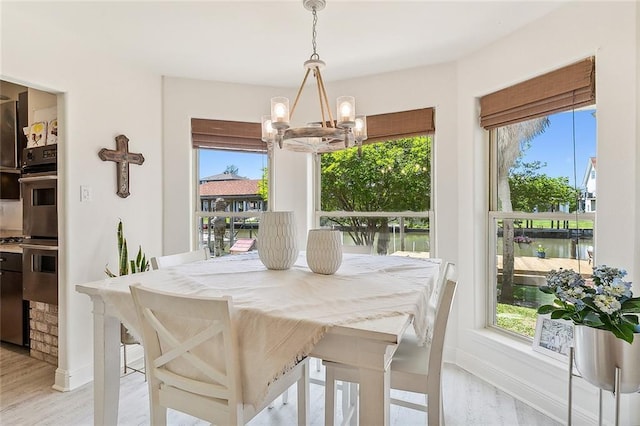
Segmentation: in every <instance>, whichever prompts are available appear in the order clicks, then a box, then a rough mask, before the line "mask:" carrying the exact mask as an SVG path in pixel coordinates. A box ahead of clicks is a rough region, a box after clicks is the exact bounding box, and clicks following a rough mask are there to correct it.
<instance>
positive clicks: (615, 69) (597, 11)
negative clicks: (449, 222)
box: [457, 2, 640, 424]
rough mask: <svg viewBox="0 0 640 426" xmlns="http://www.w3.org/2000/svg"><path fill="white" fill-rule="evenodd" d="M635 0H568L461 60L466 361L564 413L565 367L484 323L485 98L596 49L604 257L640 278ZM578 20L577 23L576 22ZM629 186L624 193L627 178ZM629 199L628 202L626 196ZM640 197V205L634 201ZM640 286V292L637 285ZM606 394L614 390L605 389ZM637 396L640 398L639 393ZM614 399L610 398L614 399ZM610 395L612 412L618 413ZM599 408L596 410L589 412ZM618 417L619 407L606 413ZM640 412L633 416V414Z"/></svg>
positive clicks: (627, 403) (588, 391)
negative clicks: (572, 0)
mask: <svg viewBox="0 0 640 426" xmlns="http://www.w3.org/2000/svg"><path fill="white" fill-rule="evenodd" d="M636 16H637V15H636V4H635V3H632V2H624V3H623V2H621V3H616V2H597V3H596V2H585V3H577V4H569V5H567V6H564V7H562V8H560V9H559V10H557V11H555V12H553V13H552V14H550V15H549V16H547V17H545V18H544V19H542V20H541V21H539V22H534V23H532V24H531V25H529V26H528V27H527V28H524V29H522V30H520V31H517V32H515V33H513V34H511V35H510V36H509V37H507V38H505V39H503V40H501V41H500V42H498V43H495V44H494V45H492V46H490V47H487V48H485V49H482V50H481V51H479V52H477V53H475V54H474V55H472V56H470V57H468V58H466V59H464V60H462V61H460V62H459V67H458V77H459V84H458V108H459V109H458V120H459V123H460V126H459V139H458V146H459V149H458V153H459V157H458V161H459V172H460V174H459V177H460V184H459V187H458V194H459V211H460V218H459V235H458V247H459V251H458V256H459V258H460V259H463V260H464V263H465V265H464V266H463V267H462V268H461V270H460V273H461V275H460V279H461V281H462V282H463V283H464V285H463V286H462V288H461V289H460V290H461V291H459V292H458V293H457V294H458V297H459V299H458V303H460V306H464V307H465V309H460V310H459V311H458V315H459V316H458V321H459V324H460V327H459V336H458V338H459V340H458V354H457V356H458V363H459V364H460V365H461V366H462V367H464V368H466V369H468V370H470V371H471V372H473V373H475V374H477V375H479V376H481V377H484V378H486V379H488V380H489V381H491V382H493V383H495V384H497V385H498V386H499V387H502V388H504V389H506V390H507V391H509V392H512V393H514V394H515V395H516V396H517V397H519V398H521V399H524V400H526V401H528V402H529V403H532V404H533V405H534V406H538V407H540V408H542V409H543V410H545V411H547V412H548V413H549V414H551V415H553V416H555V417H556V418H558V419H564V418H565V413H566V372H565V370H566V367H565V366H564V365H562V364H561V363H558V362H554V361H552V360H551V359H548V358H546V357H544V356H538V354H535V353H533V352H532V351H531V348H530V346H529V345H528V344H526V343H522V344H519V343H518V342H513V341H511V340H510V339H504V338H502V337H500V336H499V335H497V334H495V333H491V332H489V331H485V330H482V328H483V326H484V324H485V318H486V311H485V306H486V296H485V295H486V290H485V288H486V287H485V284H486V282H487V279H486V277H487V276H488V274H489V271H487V266H486V265H487V262H486V260H485V258H486V256H487V243H486V242H487V240H488V236H487V231H486V226H485V223H486V217H487V214H486V212H487V209H488V205H487V196H486V187H487V185H486V176H487V175H488V167H487V166H488V161H487V148H486V146H487V145H486V143H487V141H486V135H485V134H484V132H482V131H481V130H479V128H478V120H477V116H478V106H477V101H476V99H477V98H478V97H480V96H482V95H485V94H487V93H491V92H493V91H495V90H497V89H501V88H503V87H505V86H509V85H511V84H514V83H517V82H520V81H523V80H526V79H528V78H531V77H533V76H536V75H540V74H543V73H545V72H548V71H550V70H552V69H556V68H559V67H561V66H564V65H567V64H570V63H572V62H575V61H577V60H580V59H582V58H585V57H588V56H592V55H595V56H596V98H597V111H598V112H597V114H598V127H597V141H598V148H597V159H598V160H597V161H598V206H597V228H596V235H595V239H596V241H597V255H598V263H600V264H601V263H605V264H608V265H614V266H620V267H624V268H626V269H627V270H628V272H629V275H630V277H629V278H630V279H631V280H633V279H634V276H635V280H636V281H637V280H638V279H639V278H640V271H638V269H637V268H638V266H639V265H640V262H639V259H638V247H637V246H638V241H637V239H638V230H637V229H636V227H635V224H636V223H637V222H638V219H639V217H638V209H637V206H638V200H637V197H638V191H639V188H638V185H639V182H640V180H639V179H638V164H640V163H638V153H637V150H638V148H637V144H638V133H637V131H636V122H635V120H636V118H637V112H638V111H637V99H638V96H637V86H636V85H637V65H636V58H637V51H638V50H637V49H638V47H637V42H636V27H637V18H636ZM569 23H571V24H569ZM621 185H624V187H625V188H628V190H625V191H624V193H623V194H621V192H620V191H621V189H620V186H621ZM621 196H623V197H624V199H625V202H624V207H623V206H622V205H621V203H620V197H621ZM634 207H635V208H634ZM635 287H636V293H637V292H639V291H640V290H638V288H639V287H638V286H637V285H636V286H635ZM574 389H576V390H577V393H576V395H575V398H576V401H575V405H574V407H575V408H576V411H574V415H575V416H577V419H578V420H579V421H578V423H580V421H585V420H586V419H587V418H590V420H591V421H593V419H594V417H593V415H594V413H595V411H594V410H595V408H594V407H597V399H595V395H596V394H595V390H594V389H595V388H593V387H592V386H590V385H587V384H585V383H584V382H582V381H579V380H578V381H577V383H576V387H575V388H574ZM605 399H607V398H605ZM634 400H635V403H634V402H633V401H634ZM607 401H608V402H610V401H609V400H608V399H607ZM634 404H635V406H634ZM612 412H613V411H612V408H611V406H610V405H609V406H608V408H607V413H612ZM623 412H624V417H623V421H622V422H621V424H637V419H639V418H640V412H638V403H637V396H627V395H623ZM589 416H591V417H589ZM605 418H609V419H610V418H611V417H605ZM632 419H634V420H633V421H632Z"/></svg>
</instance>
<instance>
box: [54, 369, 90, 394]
mask: <svg viewBox="0 0 640 426" xmlns="http://www.w3.org/2000/svg"><path fill="white" fill-rule="evenodd" d="M92 381H93V365H92V364H90V365H86V366H84V367H82V368H78V369H76V370H73V371H70V370H65V369H62V368H59V367H58V368H57V369H56V374H55V382H54V384H53V386H52V388H53V389H54V390H57V391H60V392H69V391H72V390H74V389H77V388H79V387H80V386H83V385H86V384H87V383H89V382H92Z"/></svg>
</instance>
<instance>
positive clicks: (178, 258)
mask: <svg viewBox="0 0 640 426" xmlns="http://www.w3.org/2000/svg"><path fill="white" fill-rule="evenodd" d="M209 257H210V254H209V247H203V248H201V249H199V250H194V251H187V252H184V253H177V254H169V255H167V256H157V257H152V258H151V268H152V269H161V268H167V267H169V266H175V265H182V264H183V263H189V262H196V261H198V260H207V259H209Z"/></svg>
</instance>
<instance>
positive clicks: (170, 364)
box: [129, 284, 309, 426]
mask: <svg viewBox="0 0 640 426" xmlns="http://www.w3.org/2000/svg"><path fill="white" fill-rule="evenodd" d="M129 288H130V290H131V295H132V297H133V300H134V303H135V307H136V312H137V315H138V320H139V322H140V326H141V330H142V341H143V346H144V350H145V359H146V364H147V374H148V383H149V406H150V414H151V422H150V424H152V425H154V426H156V425H166V422H167V408H171V409H174V410H178V411H181V412H183V413H186V414H189V415H191V416H194V417H197V418H200V419H203V420H206V421H208V422H211V423H213V424H220V425H244V424H245V423H246V422H248V421H249V420H251V419H252V418H253V417H254V416H255V415H256V414H258V413H259V412H260V411H261V410H262V409H263V408H264V407H265V406H266V405H267V403H268V402H270V401H271V400H273V399H274V398H276V397H277V396H278V395H280V394H281V393H282V391H283V390H284V389H288V388H289V387H290V386H291V385H293V384H294V383H296V382H297V383H298V388H299V389H302V390H303V392H302V393H299V394H298V395H299V397H300V396H301V395H302V397H303V398H304V399H303V400H300V399H299V400H298V424H299V425H306V424H307V415H308V403H307V400H308V399H307V394H306V392H304V391H305V390H307V389H308V386H309V382H308V360H307V359H304V360H303V361H301V362H299V363H298V364H297V365H296V366H295V367H294V368H293V369H291V370H289V371H288V372H287V373H285V374H284V375H283V376H282V377H280V378H278V379H277V380H276V381H274V382H273V383H272V384H271V387H270V390H269V392H268V395H267V398H266V399H265V402H264V403H263V404H262V405H261V406H258V407H253V406H251V405H245V404H244V403H243V401H242V382H241V379H240V377H241V366H240V364H239V361H238V360H239V353H238V342H237V336H236V334H235V330H234V327H233V325H232V322H231V310H232V305H233V302H232V299H231V298H230V297H201V296H187V295H177V294H171V293H166V292H161V291H157V290H152V289H148V288H143V287H141V286H140V285H139V284H134V285H131V286H130V287H129ZM212 359H217V360H218V362H217V363H216V365H214V363H212V362H211V360H212Z"/></svg>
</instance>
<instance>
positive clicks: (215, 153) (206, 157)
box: [191, 119, 268, 256]
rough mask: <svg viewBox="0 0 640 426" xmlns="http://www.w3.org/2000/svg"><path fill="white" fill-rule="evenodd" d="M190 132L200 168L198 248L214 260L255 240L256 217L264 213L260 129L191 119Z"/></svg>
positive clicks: (264, 160)
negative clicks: (239, 242)
mask: <svg viewBox="0 0 640 426" xmlns="http://www.w3.org/2000/svg"><path fill="white" fill-rule="evenodd" d="M191 126H192V137H193V146H194V149H196V152H197V155H196V156H197V164H198V170H197V176H198V177H197V179H198V200H199V211H197V212H196V217H197V220H196V223H197V231H196V232H197V237H198V242H199V245H200V246H205V245H206V246H208V247H209V249H210V250H211V253H212V254H214V255H215V256H222V255H226V254H229V253H230V250H231V248H232V247H233V246H234V245H235V243H236V242H237V241H238V240H241V239H243V240H245V242H246V240H254V239H255V236H256V233H257V230H258V223H259V212H261V211H264V210H266V209H267V203H268V196H267V193H268V188H267V184H266V179H265V171H266V169H267V163H268V156H267V152H266V145H265V144H264V143H263V142H262V141H261V140H260V124H258V123H244V122H235V121H222V120H201V119H193V120H192V123H191ZM256 126H257V127H256ZM241 245H242V246H243V247H250V246H251V244H249V245H247V244H241Z"/></svg>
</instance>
